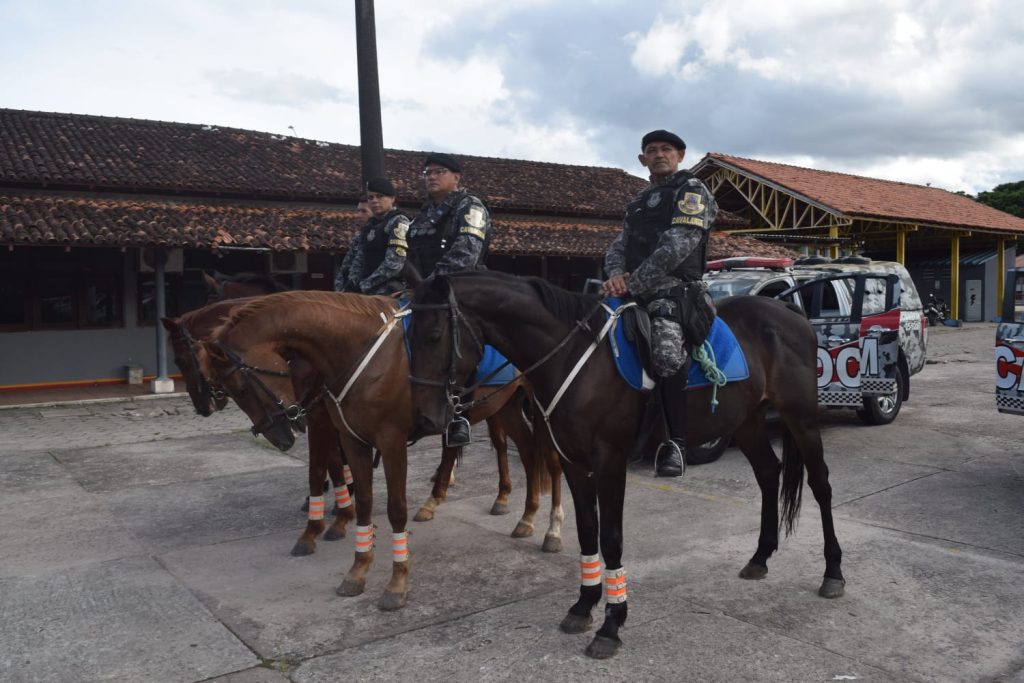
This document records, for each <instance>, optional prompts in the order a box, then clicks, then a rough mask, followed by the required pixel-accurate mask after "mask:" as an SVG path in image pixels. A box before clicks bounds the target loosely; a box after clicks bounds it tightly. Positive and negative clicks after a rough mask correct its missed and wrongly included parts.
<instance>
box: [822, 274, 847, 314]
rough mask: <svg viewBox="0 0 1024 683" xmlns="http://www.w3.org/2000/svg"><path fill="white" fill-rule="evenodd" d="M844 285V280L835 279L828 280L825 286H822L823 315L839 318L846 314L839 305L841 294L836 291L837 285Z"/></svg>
mask: <svg viewBox="0 0 1024 683" xmlns="http://www.w3.org/2000/svg"><path fill="white" fill-rule="evenodd" d="M842 286H843V281H842V280H833V281H831V282H826V283H825V286H824V287H822V295H821V317H823V318H838V317H841V316H842V315H844V314H843V311H842V308H841V307H840V305H839V295H838V294H837V292H836V287H842Z"/></svg>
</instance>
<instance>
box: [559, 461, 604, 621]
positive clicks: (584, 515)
mask: <svg viewBox="0 0 1024 683" xmlns="http://www.w3.org/2000/svg"><path fill="white" fill-rule="evenodd" d="M565 480H566V482H567V483H568V484H569V490H570V491H571V492H572V504H573V508H574V509H575V510H576V535H577V537H578V538H579V542H580V575H581V580H580V597H579V600H577V601H576V603H575V604H574V605H573V606H572V607H570V608H569V613H568V614H566V615H565V618H564V619H562V623H561V624H560V625H559V626H560V628H561V629H562V630H563V631H565V632H566V633H583V632H584V631H586V630H587V629H588V628H589V627H590V624H591V622H592V621H593V620H594V618H593V617H592V616H591V614H590V612H591V611H592V610H593V609H594V605H596V604H597V603H599V602H601V557H600V555H598V528H599V527H598V520H597V492H596V490H595V488H594V479H593V477H588V476H587V473H585V472H582V471H581V470H580V469H579V468H578V467H576V466H573V465H570V466H569V467H568V468H566V470H565Z"/></svg>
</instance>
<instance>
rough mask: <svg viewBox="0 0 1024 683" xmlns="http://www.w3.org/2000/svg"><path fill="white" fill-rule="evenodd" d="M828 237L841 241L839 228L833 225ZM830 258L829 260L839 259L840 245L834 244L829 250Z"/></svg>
mask: <svg viewBox="0 0 1024 683" xmlns="http://www.w3.org/2000/svg"><path fill="white" fill-rule="evenodd" d="M828 236H829V237H830V238H832V239H839V226H837V225H833V226H832V227H831V228H829V229H828ZM828 257H829V258H833V259H835V258H839V245H838V244H833V245H832V246H830V247H829V248H828Z"/></svg>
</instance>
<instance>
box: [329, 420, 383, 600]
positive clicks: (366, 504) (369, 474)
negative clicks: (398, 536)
mask: <svg viewBox="0 0 1024 683" xmlns="http://www.w3.org/2000/svg"><path fill="white" fill-rule="evenodd" d="M343 448H344V451H345V454H346V456H347V457H348V465H349V468H350V469H351V471H352V480H353V482H354V483H355V489H356V490H355V498H356V505H355V507H356V549H355V550H356V552H355V559H354V561H353V562H352V568H351V569H349V570H348V573H347V574H345V578H344V579H342V582H341V585H340V586H338V589H337V591H336V592H337V594H338V595H341V596H343V597H350V596H353V595H359V594H361V593H362V592H363V590H364V589H365V588H366V573H367V572H368V571H369V570H370V565H371V564H373V535H374V534H373V448H371V447H369V446H366V445H364V444H361V443H359V442H358V441H355V440H353V439H345V441H344V442H343Z"/></svg>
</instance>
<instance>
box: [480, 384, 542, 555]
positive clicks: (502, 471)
mask: <svg viewBox="0 0 1024 683" xmlns="http://www.w3.org/2000/svg"><path fill="white" fill-rule="evenodd" d="M509 403H515V401H509V402H508V403H506V404H505V405H506V406H507V405H508V404H509ZM487 435H488V436H490V437H491V445H492V446H494V457H495V459H496V460H497V461H498V497H497V498H495V499H494V505H492V506H491V514H492V515H507V514H508V496H509V494H510V493H512V475H511V474H510V473H509V469H508V437H509V434H508V433H507V432H506V431H505V426H504V425H503V424H502V423H501V421H500V420H499V419H497V418H496V417H494V416H492V417H489V418H487ZM521 454H522V451H520V455H521ZM517 528H518V527H517ZM530 533H533V527H532V525H531V528H530ZM512 535H513V536H515V532H513V533H512ZM527 535H529V534H527Z"/></svg>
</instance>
